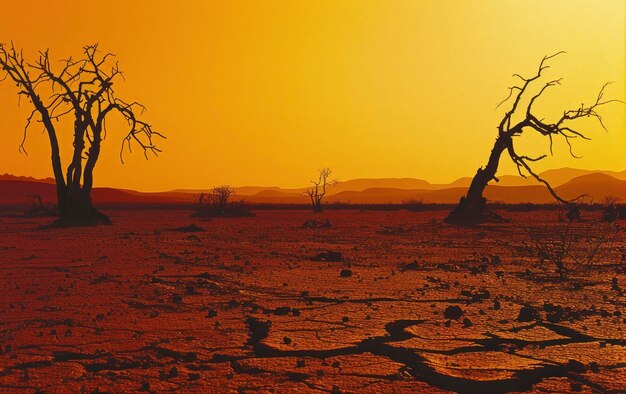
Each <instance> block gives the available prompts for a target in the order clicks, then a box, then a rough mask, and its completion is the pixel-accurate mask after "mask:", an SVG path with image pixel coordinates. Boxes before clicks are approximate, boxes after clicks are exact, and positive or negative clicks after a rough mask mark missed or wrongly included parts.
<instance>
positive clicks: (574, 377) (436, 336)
mask: <svg viewBox="0 0 626 394" xmlns="http://www.w3.org/2000/svg"><path fill="white" fill-rule="evenodd" d="M107 213H108V214H110V216H111V219H112V220H113V221H114V225H113V226H99V227H91V228H68V229H56V230H51V229H47V230H42V229H38V228H37V227H38V226H40V225H43V224H46V223H49V222H50V221H51V219H50V218H23V217H11V216H9V215H4V216H0V313H1V315H0V316H2V317H1V319H0V392H29V393H30V392H41V393H43V392H45V393H57V392H59V393H62V392H85V393H91V392H168V391H177V392H217V393H222V392H224V393H226V392H240V393H244V392H287V393H293V392H312V393H315V392H333V393H334V392H337V393H339V392H345V393H367V392H398V393H402V392H407V393H408V392H411V393H412V392H426V393H429V392H433V393H440V392H466V393H499V392H559V393H562V392H615V393H618V392H626V332H625V330H626V319H625V318H626V309H625V308H624V306H625V305H626V293H625V292H624V290H623V289H626V271H625V267H626V262H624V258H625V257H624V252H625V251H626V239H625V237H624V234H623V232H619V233H618V234H617V235H616V237H617V238H616V239H614V240H613V243H612V244H611V245H610V248H608V250H607V251H606V253H603V254H602V255H598V256H599V257H598V258H596V259H595V260H594V261H593V263H594V265H593V266H591V267H586V266H585V267H583V266H581V265H580V264H575V263H573V262H571V261H569V262H568V263H567V264H568V270H569V272H568V275H567V278H566V279H565V280H558V278H557V277H556V275H555V269H554V265H553V264H551V262H550V261H546V259H544V258H541V257H540V256H538V255H537V254H536V253H535V255H533V253H534V252H533V248H532V244H531V243H530V238H529V234H530V232H531V231H533V232H534V233H538V234H540V235H541V234H543V236H545V237H550V236H552V235H551V232H552V231H553V230H554V227H553V226H555V225H558V221H557V212H556V211H533V212H506V213H504V215H505V216H506V217H507V218H508V219H510V221H509V222H507V223H494V224H486V225H481V226H477V227H472V228H465V227H455V226H450V225H447V224H444V223H443V218H444V217H445V214H446V212H445V211H431V212H409V211H400V210H399V211H359V210H344V211H325V212H323V213H320V214H313V213H311V212H308V211H290V210H258V211H255V216H254V217H246V218H214V219H211V220H207V221H203V220H199V219H195V218H191V217H190V213H189V212H188V211H185V210H114V211H107ZM594 215H595V213H589V214H588V215H587V217H586V219H585V220H586V222H583V223H580V224H577V226H582V227H585V226H591V224H592V223H593V222H594V221H595V220H597V219H596V218H595V216H594ZM310 219H318V220H325V219H328V220H329V221H330V223H331V224H332V227H330V228H304V227H303V224H304V223H305V222H307V220H310ZM192 224H193V225H194V226H191V225H192ZM582 227H581V228H582ZM530 229H534V230H530ZM201 230H202V231H201ZM334 260H337V261H334ZM623 313H624V314H623Z"/></svg>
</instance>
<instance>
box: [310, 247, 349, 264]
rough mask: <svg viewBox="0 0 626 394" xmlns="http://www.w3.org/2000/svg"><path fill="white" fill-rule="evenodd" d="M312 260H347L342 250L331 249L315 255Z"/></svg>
mask: <svg viewBox="0 0 626 394" xmlns="http://www.w3.org/2000/svg"><path fill="white" fill-rule="evenodd" d="M311 260H313V261H331V262H342V261H345V260H344V258H343V256H342V254H341V253H340V252H333V251H331V250H329V251H328V252H322V253H318V254H317V255H315V256H314V257H313V258H312V259H311Z"/></svg>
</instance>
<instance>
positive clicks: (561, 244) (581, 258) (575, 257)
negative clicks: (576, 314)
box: [526, 221, 621, 280]
mask: <svg viewBox="0 0 626 394" xmlns="http://www.w3.org/2000/svg"><path fill="white" fill-rule="evenodd" d="M620 230H621V227H620V226H619V225H617V224H615V223H607V222H602V221H593V222H585V223H577V222H560V223H557V224H554V225H548V226H537V227H529V228H527V229H526V232H527V234H528V238H529V241H530V242H529V243H527V244H526V249H527V250H528V251H529V252H530V253H531V255H532V256H533V257H538V258H539V259H540V262H541V263H544V264H545V263H551V264H553V265H554V267H555V270H556V273H557V274H558V276H559V279H560V280H564V279H566V277H567V275H568V274H569V273H570V272H572V271H574V270H581V269H586V270H587V272H590V271H591V269H592V268H593V267H594V266H595V265H596V264H598V263H601V262H606V261H607V260H611V259H612V258H613V257H614V256H612V251H614V248H613V245H614V244H615V241H616V239H617V235H618V233H619V231H620ZM544 268H547V267H545V266H544Z"/></svg>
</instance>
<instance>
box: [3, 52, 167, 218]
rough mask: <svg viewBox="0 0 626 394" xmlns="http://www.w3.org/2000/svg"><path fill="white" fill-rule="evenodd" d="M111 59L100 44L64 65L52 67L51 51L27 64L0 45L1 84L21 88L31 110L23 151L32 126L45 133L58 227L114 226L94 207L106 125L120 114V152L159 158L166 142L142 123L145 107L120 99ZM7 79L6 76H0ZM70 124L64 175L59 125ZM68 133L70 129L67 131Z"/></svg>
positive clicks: (116, 69) (116, 72) (18, 54)
mask: <svg viewBox="0 0 626 394" xmlns="http://www.w3.org/2000/svg"><path fill="white" fill-rule="evenodd" d="M113 56H114V55H113V54H111V53H101V52H100V51H99V50H98V45H89V46H86V47H84V48H83V53H82V55H81V56H80V57H79V58H77V59H73V58H71V57H70V58H68V59H66V60H62V61H60V62H59V63H58V64H60V66H59V67H55V66H53V62H52V61H51V58H50V55H49V53H48V50H46V51H43V52H39V58H38V59H36V60H35V61H34V62H27V61H26V59H25V57H24V54H23V52H22V51H18V50H16V49H15V46H13V44H11V45H10V46H7V45H5V44H0V81H3V80H5V79H9V80H11V81H13V82H14V83H15V85H16V86H17V89H18V93H17V94H18V98H21V97H25V98H26V99H27V100H28V101H29V102H30V103H31V104H32V106H33V109H32V111H31V113H30V115H29V116H28V118H27V120H26V127H25V128H24V137H23V140H22V144H21V145H20V151H21V152H24V153H26V150H25V142H26V137H27V132H28V130H29V127H30V126H31V125H32V124H33V123H35V122H38V123H42V124H43V129H44V132H45V133H46V134H47V136H48V139H49V142H50V148H51V157H52V170H53V173H54V179H55V182H56V192H57V201H58V213H59V216H60V218H59V220H57V221H56V222H55V224H54V225H56V226H72V225H92V224H110V223H111V221H110V220H109V218H108V217H107V216H106V215H104V214H102V213H100V212H99V211H98V210H97V209H95V208H94V207H93V205H92V203H91V190H92V188H93V171H94V168H95V166H96V162H97V161H98V158H99V157H100V150H101V145H102V141H103V140H104V138H105V137H106V134H107V127H106V121H107V120H108V119H109V118H110V117H111V115H112V114H115V113H117V114H119V115H120V116H121V118H122V119H123V120H125V121H126V122H127V123H128V129H127V134H126V136H125V137H124V138H123V140H122V150H121V152H120V159H122V154H123V151H124V148H126V147H127V148H128V149H129V150H130V149H131V144H136V145H138V146H139V147H141V149H142V150H143V152H144V155H145V156H146V158H147V157H148V153H153V154H155V155H156V154H157V153H158V152H160V150H159V149H158V148H157V147H156V146H155V145H154V143H153V139H154V137H163V135H161V134H160V133H158V132H156V131H154V130H153V129H152V127H151V126H150V125H149V124H148V123H145V122H143V121H141V120H140V119H139V118H138V114H139V113H138V112H137V110H140V112H143V109H144V108H143V106H142V105H141V104H139V103H137V102H128V101H124V100H122V99H120V98H118V97H117V96H116V95H115V92H114V90H113V85H114V83H116V81H118V80H119V79H120V78H123V76H122V72H121V71H120V69H119V66H118V64H117V62H113V61H112V58H113ZM2 74H4V75H2ZM66 118H67V119H71V121H72V124H73V127H72V134H73V138H72V146H73V149H72V155H71V157H70V159H69V165H68V166H67V168H66V169H65V171H64V170H63V166H62V160H61V153H60V152H61V148H60V147H59V138H58V136H57V128H58V127H59V128H61V127H65V126H64V124H63V123H58V122H59V121H60V120H63V119H66ZM68 133H69V130H68Z"/></svg>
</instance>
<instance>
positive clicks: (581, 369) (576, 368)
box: [567, 359, 587, 373]
mask: <svg viewBox="0 0 626 394" xmlns="http://www.w3.org/2000/svg"><path fill="white" fill-rule="evenodd" d="M567 368H568V369H569V370H571V371H573V372H577V373H585V372H587V367H586V366H585V364H583V363H581V362H580V361H577V360H572V359H570V360H569V361H568V362H567Z"/></svg>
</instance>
